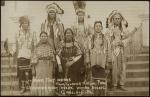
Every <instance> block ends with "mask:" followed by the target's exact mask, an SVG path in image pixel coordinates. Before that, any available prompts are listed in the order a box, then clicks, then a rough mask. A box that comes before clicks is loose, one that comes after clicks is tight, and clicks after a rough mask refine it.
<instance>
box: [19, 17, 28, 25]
mask: <svg viewBox="0 0 150 97" xmlns="http://www.w3.org/2000/svg"><path fill="white" fill-rule="evenodd" d="M19 23H20V27H21V26H22V24H23V23H28V24H30V20H29V17H28V16H21V17H20V18H19Z"/></svg>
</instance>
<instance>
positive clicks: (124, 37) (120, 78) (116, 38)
mask: <svg viewBox="0 0 150 97" xmlns="http://www.w3.org/2000/svg"><path fill="white" fill-rule="evenodd" d="M106 24H107V28H108V31H107V33H106V34H107V39H108V42H109V58H110V59H111V60H112V90H116V89H117V87H118V88H119V89H120V90H123V91H125V88H124V85H125V79H126V64H125V51H124V50H125V46H126V44H127V42H128V41H129V38H128V37H129V36H131V34H133V33H129V31H128V30H127V27H128V23H127V21H126V20H125V18H124V17H123V15H122V14H121V13H120V12H118V11H117V10H114V11H112V13H111V14H110V15H109V17H108V18H107V23H106Z"/></svg>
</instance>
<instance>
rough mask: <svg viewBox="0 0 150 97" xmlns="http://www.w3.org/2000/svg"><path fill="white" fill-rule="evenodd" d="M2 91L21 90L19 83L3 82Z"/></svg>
mask: <svg viewBox="0 0 150 97" xmlns="http://www.w3.org/2000/svg"><path fill="white" fill-rule="evenodd" d="M1 90H2V91H5V90H19V85H18V81H12V82H11V81H9V82H1Z"/></svg>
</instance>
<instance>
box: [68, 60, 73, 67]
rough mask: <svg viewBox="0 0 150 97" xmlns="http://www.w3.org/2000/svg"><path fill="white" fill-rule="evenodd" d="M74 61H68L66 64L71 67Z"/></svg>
mask: <svg viewBox="0 0 150 97" xmlns="http://www.w3.org/2000/svg"><path fill="white" fill-rule="evenodd" d="M73 63H74V61H68V62H67V63H66V66H67V67H70V66H71V65H72V64H73Z"/></svg>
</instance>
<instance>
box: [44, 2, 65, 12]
mask: <svg viewBox="0 0 150 97" xmlns="http://www.w3.org/2000/svg"><path fill="white" fill-rule="evenodd" d="M46 10H47V13H49V12H50V11H54V12H55V13H57V14H64V10H63V9H62V8H60V6H59V5H58V4H56V3H51V4H49V5H47V6H46Z"/></svg>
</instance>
